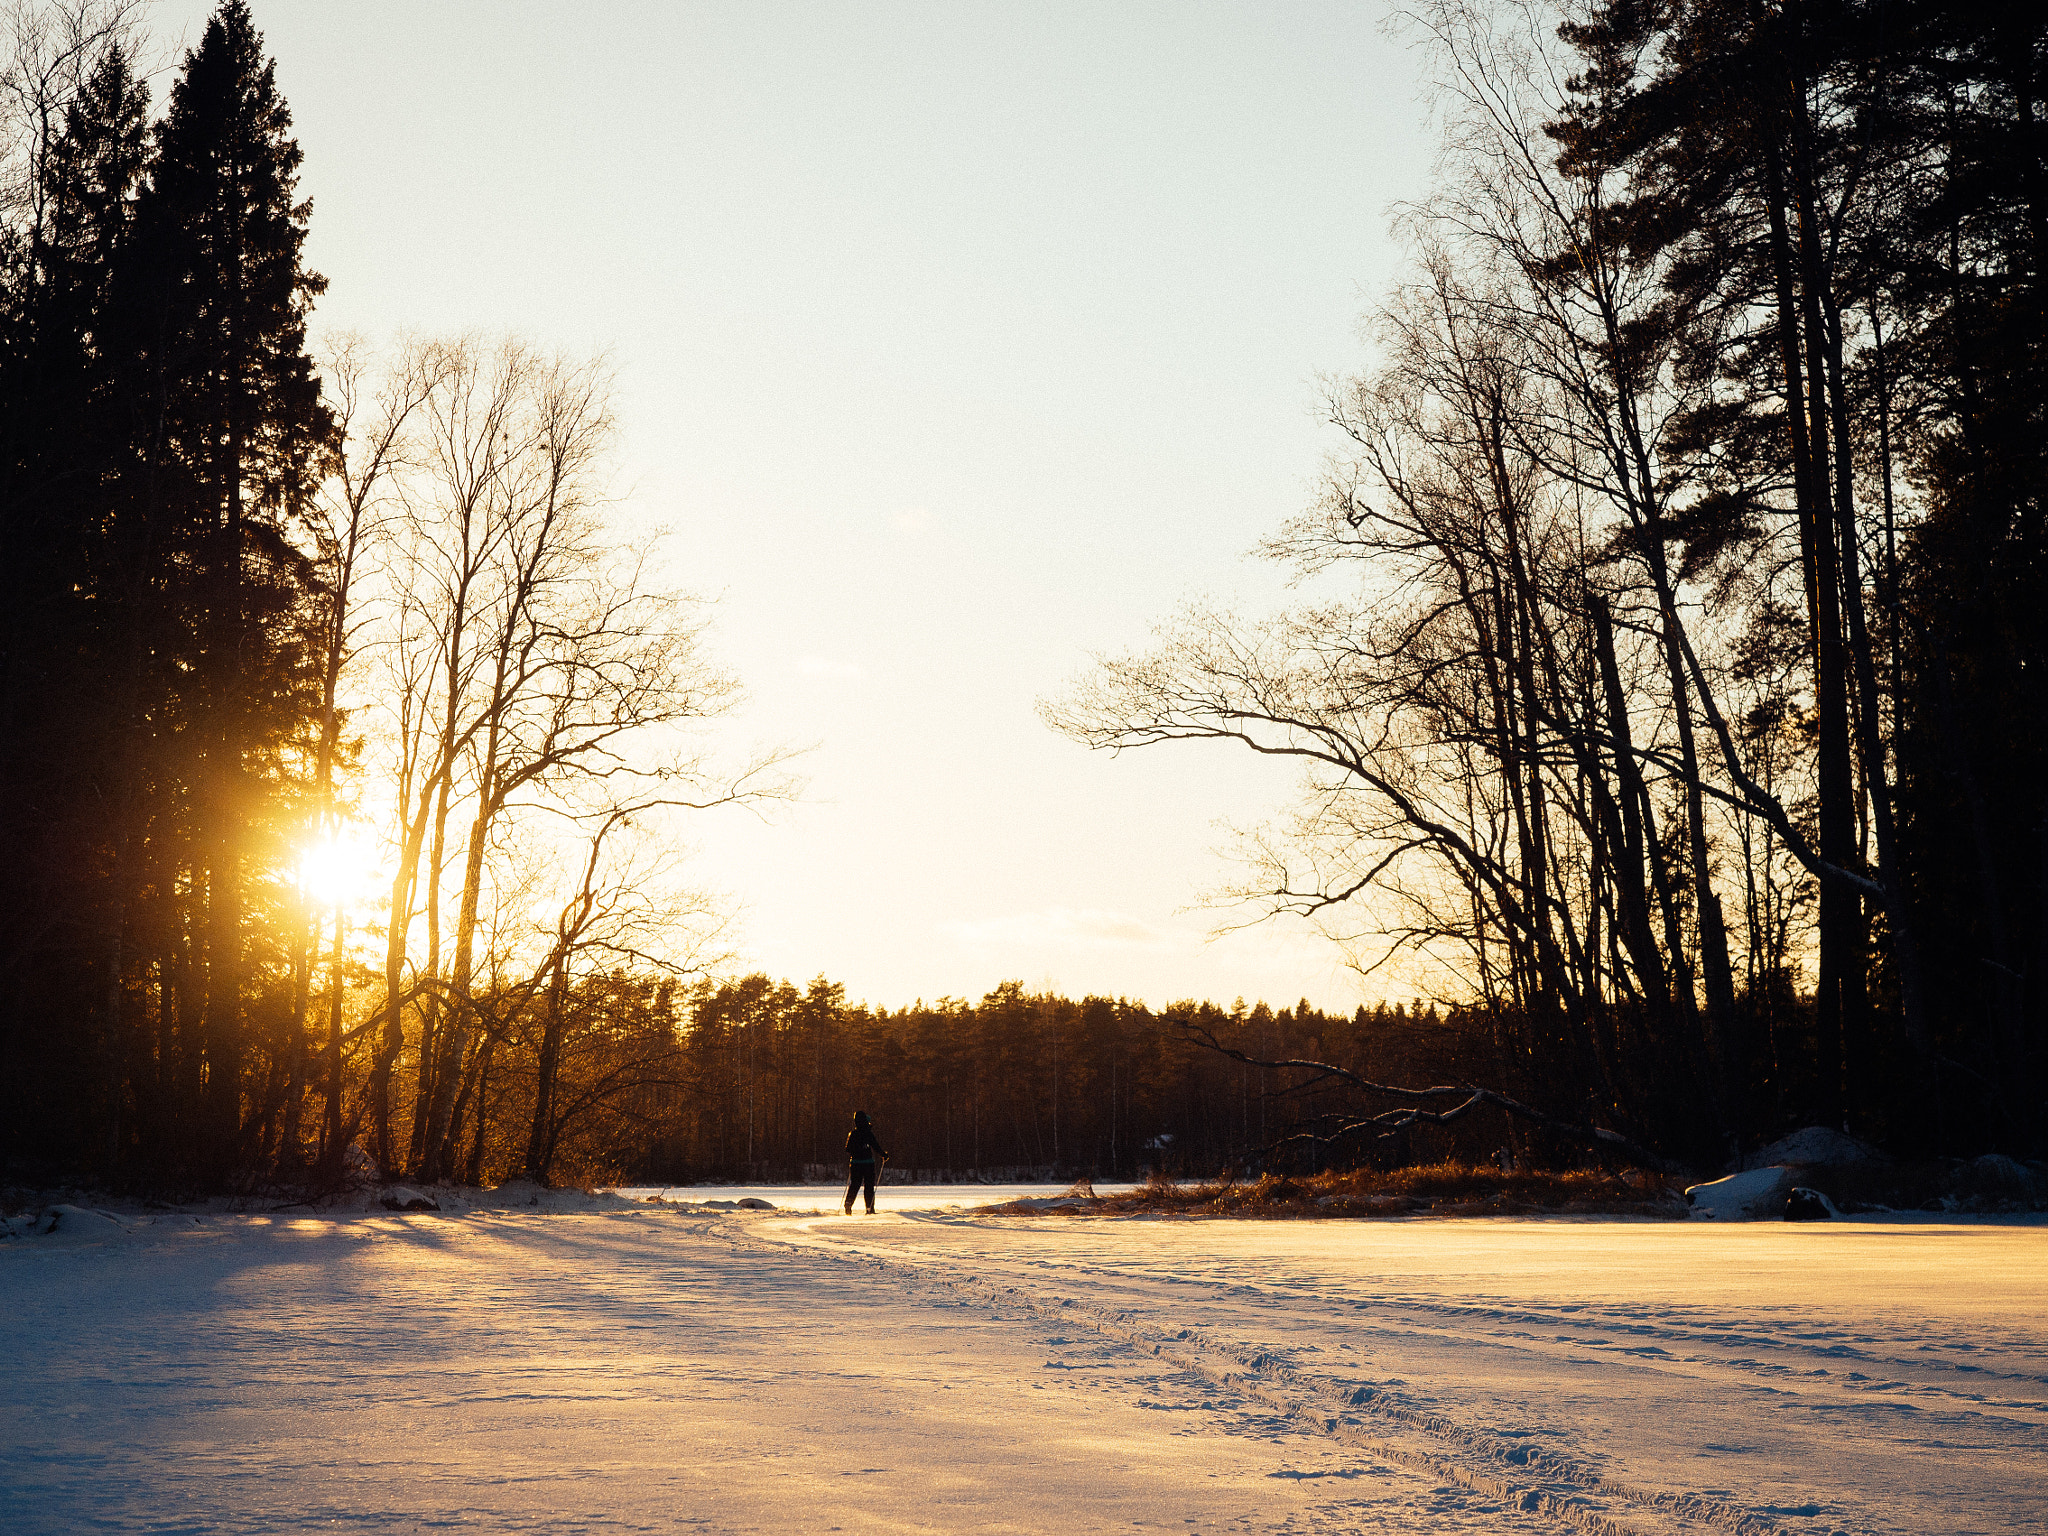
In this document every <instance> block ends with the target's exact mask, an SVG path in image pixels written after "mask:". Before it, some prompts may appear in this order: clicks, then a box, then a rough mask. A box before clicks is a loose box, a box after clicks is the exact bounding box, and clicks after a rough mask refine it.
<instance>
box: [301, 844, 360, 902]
mask: <svg viewBox="0 0 2048 1536" xmlns="http://www.w3.org/2000/svg"><path fill="white" fill-rule="evenodd" d="M375 873H376V861H375V855H374V853H373V852H372V851H371V848H370V845H369V844H368V843H367V842H366V841H364V840H363V839H362V838H360V837H358V836H356V835H354V834H353V832H351V831H350V830H347V829H343V830H341V831H338V832H326V833H322V834H321V835H320V836H319V837H317V838H315V839H314V840H313V841H312V842H309V843H307V844H306V845H305V846H304V847H303V848H301V849H300V850H299V869H298V878H299V890H300V891H301V892H303V893H304V895H305V897H306V899H307V900H308V901H309V902H311V903H313V905H315V906H316V907H320V908H322V909H324V910H332V909H333V908H335V907H353V906H356V905H357V904H358V903H360V902H361V901H363V900H364V899H365V898H366V897H367V896H368V895H369V892H370V882H371V878H372V877H373V876H374V874H375Z"/></svg>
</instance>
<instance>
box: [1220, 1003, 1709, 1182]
mask: <svg viewBox="0 0 2048 1536" xmlns="http://www.w3.org/2000/svg"><path fill="white" fill-rule="evenodd" d="M1187 1033H1188V1037H1189V1038H1190V1039H1192V1040H1193V1041H1194V1042H1195V1044H1197V1045H1199V1046H1201V1047H1202V1048H1203V1049H1204V1050H1210V1051H1215V1052H1216V1053H1217V1054H1218V1055H1221V1056H1227V1057H1229V1058H1230V1059H1231V1060H1232V1061H1236V1062H1241V1063H1243V1064H1244V1065H1245V1066H1248V1067H1258V1068H1259V1069H1261V1070H1262V1071H1268V1072H1278V1071H1287V1070H1290V1069H1292V1070H1299V1071H1306V1072H1310V1073H1313V1074H1314V1075H1313V1076H1312V1077H1310V1078H1309V1079H1308V1081H1307V1082H1304V1083H1300V1084H1297V1085H1296V1087H1297V1088H1298V1089H1307V1088H1313V1087H1315V1086H1316V1085H1317V1084H1318V1083H1325V1082H1331V1081H1335V1082H1341V1083H1345V1084H1348V1085H1349V1086H1351V1087H1353V1088H1356V1089H1358V1090H1359V1091H1360V1092H1362V1093H1369V1094H1380V1095H1383V1096H1384V1097H1387V1098H1394V1099H1405V1100H1408V1101H1409V1103H1408V1104H1407V1105H1405V1106H1403V1107H1400V1108H1395V1109H1388V1110H1382V1111H1381V1112H1380V1113H1379V1114H1377V1115H1360V1116H1358V1117H1357V1118H1355V1119H1350V1120H1347V1121H1345V1122H1344V1123H1343V1124H1341V1125H1340V1126H1338V1127H1337V1129H1336V1130H1335V1131H1333V1132H1332V1133H1330V1134H1329V1135H1327V1136H1323V1135H1318V1134H1317V1133H1315V1132H1313V1131H1304V1132H1296V1133H1294V1134H1293V1135H1290V1136H1284V1137H1282V1138H1281V1139H1280V1140H1279V1141H1277V1142H1275V1143H1274V1145H1275V1146H1276V1147H1277V1146H1285V1145H1287V1144H1288V1143H1289V1142H1293V1141H1313V1142H1317V1143H1328V1142H1333V1141H1336V1140H1339V1139H1340V1138H1343V1137H1347V1136H1355V1135H1363V1134H1365V1133H1367V1132H1371V1133H1373V1134H1374V1135H1376V1136H1379V1137H1386V1136H1395V1135H1398V1134H1399V1133H1401V1132H1402V1131H1405V1130H1407V1129H1408V1128H1409V1127H1411V1126H1416V1125H1450V1124H1453V1123H1454V1122H1456V1121H1458V1120H1462V1119H1463V1118H1464V1117H1465V1116H1466V1115H1469V1114H1470V1113H1471V1112H1472V1111H1473V1110H1475V1109H1477V1108H1479V1107H1480V1106H1482V1105H1490V1106H1492V1107H1493V1108H1496V1109H1499V1110H1501V1111H1502V1112H1503V1113H1506V1114H1509V1115H1512V1116H1514V1117H1515V1118H1516V1119H1518V1120H1524V1121H1527V1122H1528V1123H1529V1124H1531V1125H1534V1126H1539V1127H1541V1128H1542V1129H1543V1130H1546V1131H1549V1132H1551V1133H1552V1134H1553V1135H1557V1136H1563V1137H1566V1138H1568V1139H1570V1140H1573V1141H1577V1142H1581V1143H1584V1144H1585V1145H1588V1146H1591V1147H1594V1148H1597V1149H1598V1150H1600V1151H1602V1152H1606V1153H1611V1154H1613V1155H1614V1156H1617V1157H1620V1158H1622V1159H1624V1160H1625V1161H1627V1162H1630V1163H1633V1164H1634V1165H1635V1166H1636V1167H1638V1168H1647V1169H1649V1170H1650V1171H1651V1172H1652V1173H1669V1172H1671V1171H1672V1170H1671V1166H1670V1164H1668V1163H1666V1162H1665V1161H1664V1159H1663V1158H1661V1157H1659V1156H1657V1154H1656V1153H1654V1152H1652V1151H1651V1150H1650V1149H1649V1148H1647V1147H1645V1146H1643V1145H1642V1144H1641V1143H1640V1142H1638V1141H1636V1140H1634V1139H1633V1138H1632V1137H1628V1136H1624V1135H1623V1134H1622V1133H1621V1132H1620V1131H1613V1130H1609V1129H1607V1128H1606V1127H1605V1126H1599V1125H1588V1124H1585V1123H1583V1122H1580V1121H1575V1120H1560V1119H1559V1118H1558V1117H1557V1116H1555V1115H1552V1114H1547V1113H1545V1112H1544V1111H1543V1110H1540V1109H1537V1108H1536V1107H1535V1106H1533V1105H1530V1104H1524V1103H1523V1102H1522V1101H1521V1100H1520V1099H1515V1098H1510V1097H1509V1096H1508V1095H1507V1094H1504V1093H1502V1092H1500V1091H1499V1090H1498V1089H1494V1088H1483V1087H1481V1086H1480V1085H1479V1084H1477V1083H1443V1084H1439V1085H1438V1086H1436V1087H1433V1088H1402V1087H1399V1086H1397V1085H1396V1084H1393V1083H1376V1082H1374V1081H1373V1080H1372V1079H1371V1078H1368V1077H1363V1076H1360V1075H1359V1074H1358V1073H1356V1072H1353V1071H1352V1070H1351V1069H1350V1068H1348V1067H1340V1066H1336V1065H1334V1064H1332V1063H1330V1062H1327V1061H1309V1060H1306V1059H1303V1058H1298V1057H1296V1058H1289V1059H1287V1060H1284V1061H1268V1060H1266V1059H1264V1058H1262V1057H1258V1056H1251V1055H1247V1054H1246V1053H1245V1052H1243V1051H1240V1050H1238V1049H1236V1048H1235V1047H1234V1046H1228V1045H1225V1044H1224V1043H1223V1042H1222V1041H1220V1040H1218V1039H1217V1038H1216V1036H1215V1034H1214V1033H1213V1032H1212V1031H1210V1030H1209V1029H1207V1028H1205V1027H1203V1026H1201V1025H1199V1024H1190V1025H1189V1026H1187ZM1444 1099H1458V1100H1459V1101H1460V1102H1458V1103H1457V1104H1454V1105H1453V1106H1452V1107H1450V1108H1449V1109H1429V1108H1426V1107H1424V1106H1425V1104H1427V1103H1428V1102H1430V1101H1441V1100H1444Z"/></svg>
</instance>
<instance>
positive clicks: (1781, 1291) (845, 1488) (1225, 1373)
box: [0, 1210, 2048, 1536]
mask: <svg viewBox="0 0 2048 1536" xmlns="http://www.w3.org/2000/svg"><path fill="white" fill-rule="evenodd" d="M1933 1236H1934V1234H1931V1231H1930V1230H1929V1229H1914V1230H1911V1231H1909V1230H1907V1229H1903V1228H1901V1229H1896V1231H1895V1232H1894V1233H1893V1234H1892V1235H1890V1236H1887V1235H1886V1234H1885V1233H1884V1232H1882V1231H1876V1230H1875V1229H1869V1228H1864V1229H1859V1230H1857V1231H1851V1230H1848V1229H1843V1230H1841V1231H1838V1232H1835V1233H1831V1234H1827V1235H1824V1236H1815V1235H1812V1234H1807V1233H1801V1232H1800V1231H1798V1229H1786V1228H1780V1227H1778V1226H1777V1225H1776V1224H1769V1225H1767V1226H1758V1227H1754V1228H1743V1229H1723V1230H1721V1231H1718V1232H1716V1231H1702V1230H1701V1229H1700V1227H1699V1225H1697V1224H1695V1225H1686V1224H1678V1225H1674V1226H1667V1225H1662V1224H1626V1223H1597V1222H1594V1223H1580V1224H1564V1223H1555V1222H1552V1223H1541V1222H1406V1221H1404V1222H1367V1223H1360V1222H1346V1223H1230V1222H1144V1221H1124V1222H1094V1221H1003V1220H990V1219H987V1218H969V1217H964V1216H958V1215H935V1214H898V1215H895V1216H890V1215H884V1216H881V1217H877V1218H875V1219H874V1220H872V1221H866V1220H862V1219H860V1218H855V1219H853V1220H847V1219H844V1218H839V1217H832V1218H824V1219H804V1218H800V1217H791V1216H788V1215H776V1216H771V1217H758V1216H751V1215H739V1216H706V1215H702V1214H682V1213H677V1212H674V1211H667V1210H648V1211H632V1210H628V1211H615V1212H609V1213H604V1214H559V1215H529V1214H515V1215H500V1214H485V1213H476V1214H469V1215H462V1216H458V1217H439V1216H390V1217H383V1216H368V1217H354V1218H345V1219H321V1218H311V1217H307V1218H280V1217H273V1218H263V1217H235V1216H211V1217H208V1218H205V1219H203V1220H198V1221H193V1220H190V1219H189V1218H179V1219H165V1220H162V1221H159V1222H158V1223H156V1224H154V1225H148V1224H134V1225H133V1229H132V1230H131V1231H129V1232H128V1234H127V1235H126V1237H125V1239H124V1240H122V1241H112V1242H105V1243H84V1244H80V1245H76V1246H65V1245H63V1244H61V1243H57V1242H55V1241H53V1240H41V1239H24V1240H20V1241H14V1242H8V1243H0V1362H4V1364H0V1529H4V1530H5V1531H8V1532H10V1533H11V1532H16V1531H19V1532H23V1533H42V1532H69V1531H136V1532H188V1531H189V1532H213V1531H223V1532H259V1531H288V1530H310V1529H315V1528H318V1529H323V1530H343V1531H348V1530H361V1531H368V1530H378V1531H426V1530H458V1531H459V1530H508V1531H510V1530H517V1531H525V1530H534V1531H539V1530H547V1531H590V1532H613V1531H763V1532H767V1531H775V1532H781V1531H821V1530H847V1531H934V1532H937V1531H991V1532H994V1531H1020V1532H1021V1531H1032V1532H1035V1531H1066V1530H1159V1529H1168V1528H1171V1529H1174V1530H1180V1531H1187V1530H1201V1531H1230V1532H1286V1533H1289V1536H1324V1533H1337V1532H1348V1531H1371V1532H1385V1533H1407V1532H1421V1531H1432V1532H1439V1531H1441V1532H1459V1531H1501V1532H1508V1533H1519V1532H1531V1533H1536V1532H1552V1533H1556V1532H1571V1531H1589V1532H1598V1533H1606V1536H1707V1533H1713V1536H1822V1533H1828V1532H1837V1531H1840V1532H1849V1533H1856V1536H1863V1533H1874V1536H1891V1533H1895V1532H1898V1533H1904V1532H1942V1533H1947V1532H1978V1531H1981V1532H1987V1533H1989V1532H2010V1531H2024V1530H2041V1529H2044V1528H2048V1527H2044V1519H2043V1516H2042V1514H2041V1510H2042V1509H2043V1508H2048V1316H2044V1314H2048V1305H2044V1304H2043V1303H2044V1302H2048V1227H2031V1228H2027V1227H2003V1228H2001V1227H1983V1228H1978V1229H1971V1230H1965V1229H1961V1228H1944V1229H1940V1233H1939V1234H1938V1237H1939V1240H1938V1241H1935V1240H1933Z"/></svg>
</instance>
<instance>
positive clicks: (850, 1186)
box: [846, 1163, 874, 1216]
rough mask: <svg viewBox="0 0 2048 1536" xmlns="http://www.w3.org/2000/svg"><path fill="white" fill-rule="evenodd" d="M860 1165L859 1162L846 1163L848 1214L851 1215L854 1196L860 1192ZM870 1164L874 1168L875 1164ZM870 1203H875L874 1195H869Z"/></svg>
mask: <svg viewBox="0 0 2048 1536" xmlns="http://www.w3.org/2000/svg"><path fill="white" fill-rule="evenodd" d="M860 1166H861V1165H860V1164H859V1163H848V1164H847V1165H846V1214H847V1215H849V1216H851V1215H852V1214H853V1197H854V1196H855V1195H856V1194H858V1193H859V1192H860ZM868 1166H869V1167H870V1168H872V1167H873V1166H874V1164H872V1163H870V1164H869V1165H868ZM869 1203H870V1204H872V1203H873V1197H872V1196H870V1197H869Z"/></svg>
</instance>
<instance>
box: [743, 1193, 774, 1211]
mask: <svg viewBox="0 0 2048 1536" xmlns="http://www.w3.org/2000/svg"><path fill="white" fill-rule="evenodd" d="M739 1206H740V1209H741V1210H743V1211H772V1210H774V1209H775V1207H774V1206H772V1205H770V1204H769V1203H768V1202H767V1201H766V1200H763V1199H761V1198H760V1197H758V1196H756V1195H748V1196H746V1197H745V1198H744V1199H742V1200H741V1201H740V1202H739Z"/></svg>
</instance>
